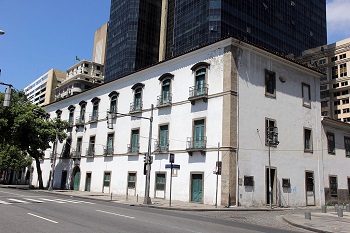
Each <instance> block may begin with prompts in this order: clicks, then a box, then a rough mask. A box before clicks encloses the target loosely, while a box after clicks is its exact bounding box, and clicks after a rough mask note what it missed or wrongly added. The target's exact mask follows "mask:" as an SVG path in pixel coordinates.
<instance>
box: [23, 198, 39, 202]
mask: <svg viewBox="0 0 350 233" xmlns="http://www.w3.org/2000/svg"><path fill="white" fill-rule="evenodd" d="M23 199H25V200H27V201H31V202H36V203H43V201H40V200H35V199H31V198H23Z"/></svg>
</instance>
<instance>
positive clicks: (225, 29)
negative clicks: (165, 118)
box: [106, 0, 327, 81]
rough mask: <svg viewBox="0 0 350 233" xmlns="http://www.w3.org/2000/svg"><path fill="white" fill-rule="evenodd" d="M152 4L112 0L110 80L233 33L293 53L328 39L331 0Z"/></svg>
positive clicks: (174, 0) (190, 0) (181, 0)
mask: <svg viewBox="0 0 350 233" xmlns="http://www.w3.org/2000/svg"><path fill="white" fill-rule="evenodd" d="M148 6H150V4H149V3H148V1H145V0H143V1H142V0H137V1H127V2H126V1H121V0H112V6H111V17H110V25H109V32H108V39H109V42H108V47H107V59H106V60H107V61H106V80H108V81H109V80H113V79H116V78H119V77H121V76H122V75H125V74H127V73H131V72H133V71H135V70H138V69H140V68H142V67H145V66H147V65H149V64H153V63H155V62H157V61H162V60H164V59H168V58H170V57H173V56H177V55H180V54H182V53H184V52H187V51H190V50H192V49H194V48H197V47H200V46H203V45H205V44H208V43H211V42H214V41H216V40H219V39H221V38H226V37H228V36H233V37H235V38H238V39H240V40H244V41H249V42H250V43H252V44H256V45H259V46H262V47H265V48H267V49H269V50H271V51H273V52H278V53H280V54H284V55H292V56H299V55H300V54H301V52H302V51H304V50H306V49H310V48H314V47H317V46H321V45H324V44H326V43H327V38H326V36H327V31H326V0H309V1H295V0H294V1H279V0H236V1H232V0H231V1H230V0H215V1H211V0H210V1H208V0H186V1H184V0H162V1H160V0H157V1H152V5H151V6H152V7H153V8H152V10H149V9H148V8H147V7H148ZM159 28H160V29H159ZM157 44H158V45H159V49H158V48H157V46H156V45H157Z"/></svg>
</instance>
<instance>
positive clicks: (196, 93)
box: [189, 84, 208, 98]
mask: <svg viewBox="0 0 350 233" xmlns="http://www.w3.org/2000/svg"><path fill="white" fill-rule="evenodd" d="M203 96H208V85H207V84H204V85H200V86H194V87H190V90H189V98H195V97H203Z"/></svg>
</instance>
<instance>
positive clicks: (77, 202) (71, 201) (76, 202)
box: [56, 199, 95, 205]
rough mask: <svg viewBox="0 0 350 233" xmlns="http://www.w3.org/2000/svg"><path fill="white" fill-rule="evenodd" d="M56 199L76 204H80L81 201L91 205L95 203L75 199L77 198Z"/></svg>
mask: <svg viewBox="0 0 350 233" xmlns="http://www.w3.org/2000/svg"><path fill="white" fill-rule="evenodd" d="M56 200H58V201H65V202H69V203H74V204H79V203H85V204H91V205H94V204H95V203H91V202H86V201H75V200H64V199H56Z"/></svg>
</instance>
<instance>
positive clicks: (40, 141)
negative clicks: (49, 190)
mask: <svg viewBox="0 0 350 233" xmlns="http://www.w3.org/2000/svg"><path fill="white" fill-rule="evenodd" d="M3 99H4V95H3V94H2V93H1V95H0V101H1V103H2V101H3ZM67 127H68V122H66V121H62V120H60V119H58V118H55V119H51V118H49V116H48V115H47V114H46V112H45V110H44V109H43V108H42V107H39V106H37V105H35V104H32V103H31V102H30V101H29V100H28V99H27V97H26V96H25V94H24V93H23V92H21V91H14V92H13V96H12V103H11V106H10V107H3V106H1V107H0V132H1V133H0V150H1V153H0V155H3V156H4V157H8V156H10V155H11V153H12V154H13V153H16V155H17V156H20V155H22V156H24V157H25V155H29V156H30V157H32V158H33V159H34V160H35V162H36V167H37V172H38V179H39V187H40V188H43V182H42V176H41V168H40V159H41V158H43V156H44V151H45V150H46V149H48V148H50V147H51V146H50V143H51V145H52V143H53V142H55V140H56V131H57V138H58V140H59V141H60V142H62V141H63V140H64V139H65V138H66V137H67V135H66V133H65V129H67ZM9 148H10V149H9ZM9 151H11V153H9ZM17 152H21V153H17ZM10 158H13V159H14V158H16V157H14V156H10ZM22 159H23V158H21V159H19V160H18V161H22ZM13 163H15V162H11V164H13ZM19 165H20V164H19Z"/></svg>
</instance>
